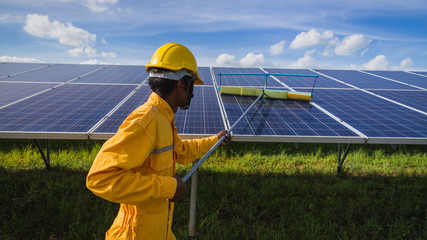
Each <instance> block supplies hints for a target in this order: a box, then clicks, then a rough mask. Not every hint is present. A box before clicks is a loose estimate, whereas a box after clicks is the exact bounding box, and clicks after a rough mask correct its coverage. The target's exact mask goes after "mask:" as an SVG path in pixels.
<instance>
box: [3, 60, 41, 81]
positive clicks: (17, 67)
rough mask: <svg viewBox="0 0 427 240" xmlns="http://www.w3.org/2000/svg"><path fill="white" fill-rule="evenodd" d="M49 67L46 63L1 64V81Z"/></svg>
mask: <svg viewBox="0 0 427 240" xmlns="http://www.w3.org/2000/svg"><path fill="white" fill-rule="evenodd" d="M47 65H48V64H46V63H0V79H1V78H4V77H7V76H9V75H12V74H16V73H20V72H25V71H29V70H32V69H37V68H40V67H43V66H47ZM3 80H4V79H3Z"/></svg>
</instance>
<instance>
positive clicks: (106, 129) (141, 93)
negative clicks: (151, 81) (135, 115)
mask: <svg viewBox="0 0 427 240" xmlns="http://www.w3.org/2000/svg"><path fill="white" fill-rule="evenodd" d="M151 93H152V91H151V89H150V87H149V86H147V85H145V86H141V87H140V88H139V89H138V91H136V92H135V93H134V94H133V95H132V96H131V97H130V98H129V99H128V100H127V101H126V102H125V103H124V104H123V105H121V106H120V107H119V108H118V109H117V110H116V111H114V113H113V114H112V115H111V116H108V118H107V119H106V120H105V121H104V122H103V123H102V124H101V125H100V126H99V127H98V128H96V129H95V131H94V132H96V133H111V134H114V133H116V132H117V130H118V129H119V127H120V125H121V124H122V123H123V121H124V120H125V119H126V118H127V116H129V114H131V113H132V112H133V111H134V110H135V109H136V108H138V107H139V106H141V105H142V104H144V103H145V102H146V101H147V100H148V97H149V96H150V94H151Z"/></svg>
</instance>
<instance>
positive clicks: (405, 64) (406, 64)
mask: <svg viewBox="0 0 427 240" xmlns="http://www.w3.org/2000/svg"><path fill="white" fill-rule="evenodd" d="M412 64H414V63H413V62H412V59H411V58H410V57H407V58H405V59H403V60H402V62H400V69H405V68H406V67H409V66H412Z"/></svg>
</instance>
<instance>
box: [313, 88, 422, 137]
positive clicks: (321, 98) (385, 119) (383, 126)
mask: <svg viewBox="0 0 427 240" xmlns="http://www.w3.org/2000/svg"><path fill="white" fill-rule="evenodd" d="M313 102H315V103H316V104H319V105H320V106H322V107H323V108H325V109H326V110H328V111H329V112H330V113H332V114H334V115H335V116H337V117H338V118H340V119H341V120H343V121H345V122H346V123H348V124H350V125H351V126H353V127H354V128H356V129H358V130H359V131H361V132H362V133H363V134H365V135H366V136H368V137H377V138H378V137H381V138H392V137H400V138H426V137H427V128H426V126H427V117H426V115H423V114H421V113H418V112H415V111H412V110H409V109H407V108H404V107H402V106H399V105H396V104H394V103H391V102H388V101H385V100H384V99H381V98H378V97H375V96H372V95H370V94H367V93H365V92H362V91H359V90H332V89H331V90H328V89H317V90H316V95H315V96H314V98H313ZM426 143H427V142H426Z"/></svg>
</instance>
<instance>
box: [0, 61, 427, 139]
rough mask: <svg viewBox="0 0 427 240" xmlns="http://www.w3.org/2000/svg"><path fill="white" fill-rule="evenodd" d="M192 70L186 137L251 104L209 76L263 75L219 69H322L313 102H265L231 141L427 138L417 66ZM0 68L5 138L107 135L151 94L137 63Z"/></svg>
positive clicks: (291, 84)
mask: <svg viewBox="0 0 427 240" xmlns="http://www.w3.org/2000/svg"><path fill="white" fill-rule="evenodd" d="M198 71H199V74H200V76H201V78H202V79H203V80H204V81H205V85H203V86H195V88H194V94H195V96H194V99H193V100H192V105H191V107H190V109H189V110H187V111H182V110H178V112H177V113H176V115H175V122H176V125H177V128H178V132H179V134H180V135H181V136H182V137H183V138H193V137H197V136H206V135H212V134H216V133H217V132H218V131H220V130H223V129H225V128H227V127H226V126H231V125H232V124H233V123H234V122H235V121H236V120H237V119H238V118H239V117H240V116H241V115H242V113H243V112H244V111H245V110H246V108H247V107H248V106H249V105H250V104H251V103H252V102H253V101H254V100H255V97H240V96H232V95H221V96H220V98H218V95H217V92H216V87H217V86H216V85H215V82H216V83H218V84H222V85H228V86H243V87H256V88H263V87H264V80H265V78H264V75H256V76H229V75H227V76H225V75H223V76H221V77H219V76H218V73H219V72H222V73H259V74H264V73H266V72H268V73H288V74H306V75H314V74H316V73H319V75H320V76H319V78H318V79H317V82H316V89H315V90H314V96H313V98H312V102H311V103H308V102H294V101H284V100H272V99H262V100H260V102H258V103H257V104H256V105H255V106H254V108H253V109H252V110H251V111H249V112H248V114H247V115H246V117H245V118H243V120H242V121H241V122H240V124H238V126H237V127H236V128H235V130H234V132H233V134H234V138H233V139H234V140H235V141H270V142H274V141H278V142H339V143H344V142H347V143H365V142H367V143H411V144H427V128H426V127H425V126H427V117H426V116H427V113H426V112H427V105H426V102H427V101H425V99H427V95H426V94H427V91H426V89H425V88H424V87H425V82H426V80H425V79H426V77H424V76H421V75H422V74H423V72H420V73H416V74H413V73H408V72H401V71H369V72H364V71H355V70H309V69H277V68H269V69H259V68H209V67H199V69H198ZM0 74H4V75H6V76H5V77H3V78H1V75H0V137H2V138H5V137H18V138H19V137H23V138H29V137H31V138H68V139H83V138H92V139H107V138H109V137H110V136H111V135H112V134H114V133H115V132H116V131H117V129H118V127H119V126H120V124H121V123H122V122H123V120H124V119H125V118H126V117H127V116H128V114H129V113H131V112H132V111H133V110H134V109H136V108H137V107H138V106H140V105H141V104H143V103H144V102H145V101H146V100H147V99H148V96H149V95H150V94H151V90H150V88H149V86H148V85H146V84H141V83H143V81H144V80H145V79H146V77H147V73H146V71H145V68H144V67H143V66H116V65H114V66H99V65H98V66H97V65H73V64H54V65H49V64H0ZM417 74H418V75H417ZM420 74H421V75H420ZM424 74H425V73H424ZM9 75H12V76H9ZM212 77H214V78H215V80H216V81H215V82H214V81H213V79H212ZM71 80H72V81H71ZM267 80H268V84H267V87H268V88H273V89H290V90H298V91H311V87H312V84H313V80H314V79H313V78H299V77H289V76H287V77H283V76H274V77H273V76H268V77H267ZM69 81H71V82H69Z"/></svg>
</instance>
